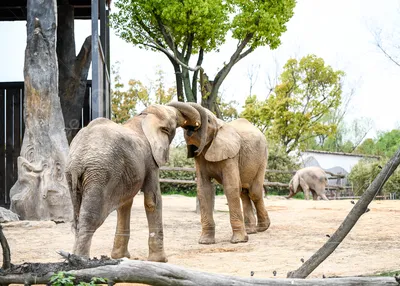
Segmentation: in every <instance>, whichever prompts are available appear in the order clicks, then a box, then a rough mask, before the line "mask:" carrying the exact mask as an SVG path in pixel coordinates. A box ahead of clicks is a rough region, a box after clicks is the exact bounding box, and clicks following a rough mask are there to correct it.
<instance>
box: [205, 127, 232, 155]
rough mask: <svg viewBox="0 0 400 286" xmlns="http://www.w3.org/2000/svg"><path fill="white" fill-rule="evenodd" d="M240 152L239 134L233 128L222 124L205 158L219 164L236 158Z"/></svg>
mask: <svg viewBox="0 0 400 286" xmlns="http://www.w3.org/2000/svg"><path fill="white" fill-rule="evenodd" d="M239 150H240V136H239V134H238V133H237V132H236V130H235V129H234V128H233V127H232V126H230V125H228V124H225V123H222V124H221V125H220V128H219V129H218V131H217V134H216V136H215V138H214V140H213V141H212V143H211V145H210V148H208V150H207V152H206V154H205V156H204V157H205V159H206V160H207V161H210V162H218V161H222V160H226V159H229V158H233V157H235V156H236V155H237V154H238V153H239Z"/></svg>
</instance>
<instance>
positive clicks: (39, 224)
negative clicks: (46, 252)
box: [2, 220, 56, 229]
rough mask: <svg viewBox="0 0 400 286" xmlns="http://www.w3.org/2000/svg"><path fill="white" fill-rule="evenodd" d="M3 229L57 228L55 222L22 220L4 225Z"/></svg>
mask: <svg viewBox="0 0 400 286" xmlns="http://www.w3.org/2000/svg"><path fill="white" fill-rule="evenodd" d="M2 226H3V228H32V229H38V228H53V227H55V226H56V223H55V222H54V221H30V220H21V221H14V222H9V223H6V224H3V225H2Z"/></svg>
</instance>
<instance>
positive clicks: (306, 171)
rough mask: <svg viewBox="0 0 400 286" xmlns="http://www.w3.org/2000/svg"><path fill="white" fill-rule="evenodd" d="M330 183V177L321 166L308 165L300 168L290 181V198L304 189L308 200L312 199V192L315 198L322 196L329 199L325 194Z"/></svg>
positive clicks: (288, 197)
mask: <svg viewBox="0 0 400 286" xmlns="http://www.w3.org/2000/svg"><path fill="white" fill-rule="evenodd" d="M327 184H328V178H327V175H326V173H325V171H324V170H322V169H321V168H319V167H306V168H303V169H300V170H298V171H297V172H296V173H295V174H294V176H293V178H292V179H291V180H290V182H289V195H288V196H287V197H286V198H287V199H290V198H291V197H293V196H294V195H295V194H296V193H298V192H300V191H303V192H304V197H305V199H306V200H309V199H310V193H312V196H313V200H314V201H315V200H317V199H318V197H321V198H322V199H323V200H326V201H327V200H328V198H327V197H326V195H325V187H326V185H327Z"/></svg>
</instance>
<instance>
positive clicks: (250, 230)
mask: <svg viewBox="0 0 400 286" xmlns="http://www.w3.org/2000/svg"><path fill="white" fill-rule="evenodd" d="M257 230H258V228H256V227H255V226H254V225H252V226H246V232H247V234H253V233H257Z"/></svg>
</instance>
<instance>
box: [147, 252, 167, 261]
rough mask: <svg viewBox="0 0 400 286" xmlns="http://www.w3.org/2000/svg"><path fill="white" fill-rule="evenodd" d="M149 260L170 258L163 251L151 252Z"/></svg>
mask: <svg viewBox="0 0 400 286" xmlns="http://www.w3.org/2000/svg"><path fill="white" fill-rule="evenodd" d="M147 260H148V261H153V262H168V258H167V256H166V255H165V253H164V252H162V253H151V254H149V257H148V258H147Z"/></svg>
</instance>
